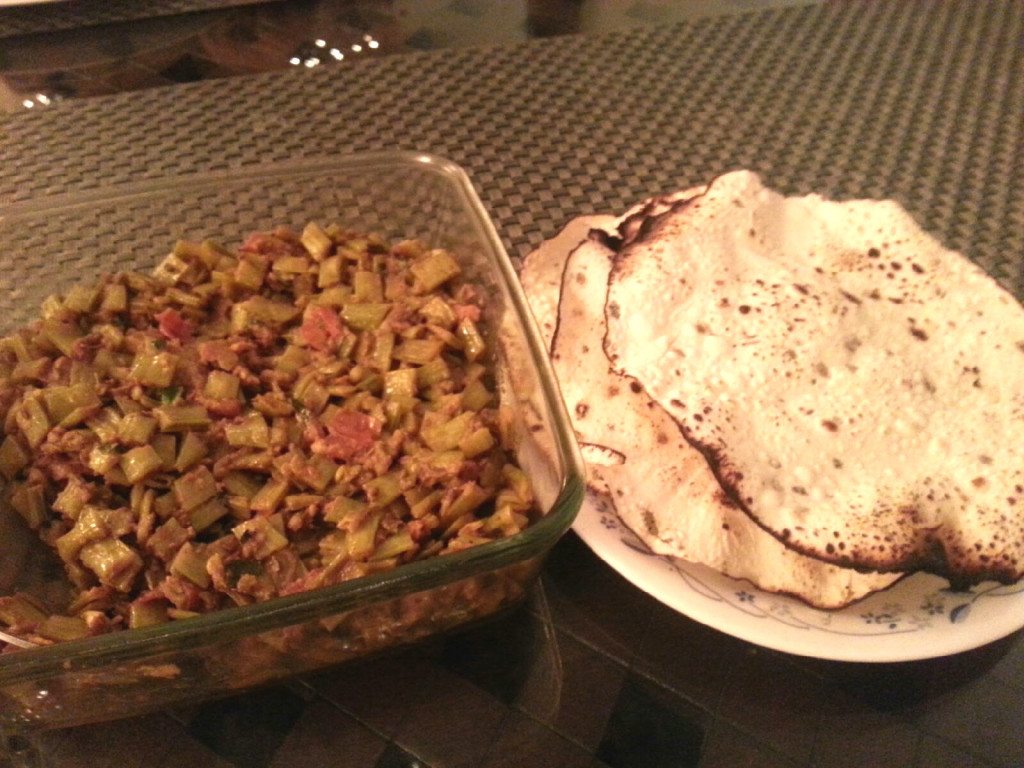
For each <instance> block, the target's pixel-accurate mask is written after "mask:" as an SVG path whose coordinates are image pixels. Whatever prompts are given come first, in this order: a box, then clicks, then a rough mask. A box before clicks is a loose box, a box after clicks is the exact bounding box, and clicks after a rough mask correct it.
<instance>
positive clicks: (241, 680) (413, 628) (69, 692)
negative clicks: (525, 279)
mask: <svg viewBox="0 0 1024 768" xmlns="http://www.w3.org/2000/svg"><path fill="white" fill-rule="evenodd" d="M310 220H312V221H318V222H321V223H323V224H328V223H338V224H342V225H343V226H346V227H349V228H352V229H358V230H362V231H367V232H375V233H379V234H381V235H383V236H385V237H387V238H389V239H402V238H411V237H415V238H419V239H421V240H424V241H426V242H427V244H428V245H430V246H432V247H442V248H445V249H448V250H449V251H450V252H451V253H452V254H453V255H454V256H455V257H456V258H457V260H458V261H459V262H460V264H461V266H462V268H463V272H464V274H466V276H467V278H468V279H470V280H472V281H473V282H475V283H476V284H477V285H479V286H481V287H482V288H483V289H484V291H485V292H486V293H487V294H488V302H489V303H488V307H489V310H488V314H489V317H488V323H487V333H488V336H489V341H490V347H491V349H492V350H494V356H495V358H496V359H495V367H496V379H497V384H498V390H499V397H500V400H501V406H502V407H503V408H504V409H506V410H507V412H508V413H509V414H511V415H512V421H513V424H514V428H513V434H514V435H515V445H516V452H517V458H518V460H519V463H520V465H521V466H522V467H523V469H524V470H525V471H526V472H527V474H528V476H529V477H530V479H531V481H532V484H533V490H534V493H535V496H536V498H537V502H538V504H539V506H540V509H541V511H542V512H543V515H542V516H541V517H540V519H539V520H538V521H537V522H536V523H534V524H533V525H531V526H530V527H528V528H526V529H525V531H523V532H522V533H520V534H517V535H515V536H512V537H510V538H506V539H501V540H498V541H494V542H491V543H487V544H484V545H480V546H476V547H472V548H469V549H466V550H464V551H462V552H459V553H456V554H452V555H445V556H443V557H434V558H428V559H424V560H421V561H415V562H412V563H409V564H406V565H402V566H399V567H398V568H396V569H394V570H392V571H389V572H384V573H379V574H376V575H372V576H367V577H363V578H360V579H356V580H352V581H348V582H344V583H341V584H338V585H335V586H330V587H324V588H320V589H317V590H313V591H309V592H303V593H299V594H294V595H290V596H288V597H281V598H276V599H274V600H270V601H267V602H264V603H257V604H254V605H249V606H244V607H233V608H227V609H224V610H221V611H217V612H214V613H209V614H205V615H202V616H199V617H196V618H191V619H188V620H185V621H177V622H169V623H165V624H160V625H156V626H152V627H146V628H144V629H132V630H128V631H123V632H115V633H111V634H106V635H100V636H96V637H90V638H86V639H81V640H74V641H70V642H65V643H57V644H54V645H50V646H45V647H31V648H26V649H20V650H15V651H13V652H10V653H5V654H0V725H2V726H3V729H4V730H5V731H6V732H7V733H9V734H10V733H21V734H25V735H29V734H30V733H31V732H32V731H34V730H42V729H48V728H59V727H66V726H71V725H77V724H82V723H88V722H97V721H103V720H110V719H116V718H119V717H124V716H129V715H136V714H139V713H141V712H144V711H150V710H154V709H158V708H162V707H165V706H168V705H171V704H174V703H176V702H181V701H185V700H188V701H190V702H194V701H197V700H201V699H203V698H207V697H213V696H217V695H222V694H226V693H230V692H232V691H237V690H241V689H244V688H248V687H251V686H255V685H259V684H263V683H267V682H270V681H273V680H276V679H280V678H284V677H287V676H291V675H296V674H300V673H303V672H307V671H310V670H313V669H317V668H320V667H324V666H327V665H331V664H336V663H338V662H341V661H344V660H347V659H351V658H355V657H358V656H363V655H366V654H369V653H373V652H375V651H378V650H381V649H384V648H387V647H390V646H394V645H398V644H403V643H408V642H411V641H414V640H417V639H419V638H423V637H425V636H427V635H431V634H433V633H436V632H439V631H443V630H447V629H450V628H453V627H456V626H459V625H463V624H466V623H468V622H471V621H474V620H476V619H480V618H483V617H486V616H488V615H491V614H493V613H495V612H497V611H499V610H501V609H503V608H505V607H507V606H511V605H513V604H514V603H516V602H517V601H519V600H520V599H521V598H522V597H523V596H524V595H525V592H526V590H527V588H528V587H529V585H530V584H531V582H532V581H533V579H534V578H535V576H536V574H537V572H538V570H539V568H540V566H541V563H542V560H543V557H544V555H545V554H546V552H547V551H548V550H549V549H550V547H551V546H552V545H553V544H554V543H555V542H556V541H557V540H558V538H559V537H560V536H561V535H562V534H563V533H564V532H565V531H566V530H567V529H568V528H569V526H570V524H571V523H572V521H573V518H574V516H575V515H576V512H577V510H578V508H579V505H580V501H581V499H582V494H583V468H582V462H581V459H580V456H579V449H578V447H577V445H576V442H575V438H574V436H573V432H572V429H571V427H570V425H569V421H568V418H567V416H566V414H565V411H564V406H563V405H562V402H561V399H560V396H559V393H558V388H557V385H556V383H555V380H554V376H553V374H552V371H551V368H550V365H549V362H548V360H547V356H546V355H545V354H544V351H543V345H542V343H541V342H540V339H539V336H538V332H537V330H536V327H535V325H534V322H533V319H532V316H531V315H530V313H529V310H528V308H527V303H526V300H525V298H524V296H523V294H522V291H521V289H520V287H519V284H518V280H517V278H516V276H515V272H514V270H513V268H512V265H511V263H510V261H509V258H508V256H507V254H506V253H505V251H504V249H503V247H502V244H501V241H500V240H499V238H498V235H497V233H496V232H495V229H494V226H493V225H492V224H491V222H490V220H489V218H488V216H487V214H486V212H485V210H484V208H483V206H482V204H481V203H480V200H479V199H478V197H477V196H476V194H475V192H474V190H473V187H472V184H471V183H470V180H469V178H468V177H467V175H466V174H465V173H464V172H463V171H462V170H461V169H460V168H459V167H458V166H457V165H455V164H453V163H451V162H448V161H446V160H444V159H442V158H438V157H433V156H429V155H424V154H413V153H383V154H373V155H363V156H356V157H352V158H341V159H328V160H325V161H322V162H303V163H301V164H275V165H273V166H271V167H259V168H252V169H247V170H242V171H236V172H223V173H216V174H202V175H197V176H194V177H175V178H168V179H160V180H155V181H142V182H139V183H134V184H130V185H126V186H123V187H117V188H111V189H102V190H96V191H93V192H88V193H81V194H75V195H69V196H64V197H60V198H47V199H44V200H36V201H29V202H26V203H20V204H16V205H10V206H8V207H7V208H6V209H0V259H2V267H3V268H2V270H0V332H2V333H4V334H6V333H9V332H11V331H12V330H13V329H15V328H17V327H20V326H22V325H24V324H26V323H28V322H29V321H31V320H32V319H34V318H35V317H37V316H38V313H39V307H40V303H41V302H42V301H43V299H44V298H45V297H46V296H48V295H50V294H52V293H56V292H60V291H61V290H63V289H66V288H68V287H70V286H71V285H73V284H75V283H78V282H86V283H87V282H91V280H92V278H93V276H95V277H96V278H98V277H99V276H100V275H101V274H102V273H104V272H114V271H119V270H124V269H139V270H148V269H150V268H152V267H153V266H155V265H156V264H157V263H159V262H160V261H161V259H162V258H163V257H164V256H165V255H166V253H167V252H168V251H169V250H170V248H171V246H172V245H173V244H174V242H175V241H176V240H178V239H190V240H200V239H204V238H212V239H216V240H218V241H219V242H222V243H224V244H225V245H229V246H234V245H237V244H238V243H239V242H240V241H241V239H242V238H244V237H245V236H246V235H247V234H249V233H251V232H254V231H261V230H262V231H265V230H268V229H271V228H273V227H275V226H278V225H287V226H290V227H292V228H293V229H296V230H301V228H302V227H303V225H304V224H305V223H306V222H307V221H310ZM0 542H3V544H2V546H3V552H2V556H0V594H3V595H6V594H12V593H14V592H16V591H19V590H23V591H29V592H30V593H32V592H35V593H42V592H45V590H46V589H47V588H48V584H49V583H50V582H51V581H52V580H53V579H54V578H55V577H59V576H61V575H62V574H61V571H60V568H59V567H57V568H54V567H53V561H54V558H53V556H52V555H50V554H48V553H47V552H46V551H45V550H44V549H43V546H42V544H41V543H39V542H38V540H37V538H36V536H35V535H34V534H32V533H31V532H29V531H28V530H27V528H26V526H24V525H23V524H22V522H21V520H20V518H19V517H18V515H17V513H16V512H12V511H11V510H10V508H9V506H8V505H6V504H5V505H2V508H0Z"/></svg>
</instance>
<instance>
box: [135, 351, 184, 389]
mask: <svg viewBox="0 0 1024 768" xmlns="http://www.w3.org/2000/svg"><path fill="white" fill-rule="evenodd" d="M177 363H178V358H177V357H176V356H175V355H172V354H170V353H169V352H139V353H138V354H137V355H136V356H135V360H134V361H133V362H132V370H131V373H130V376H131V377H132V379H133V380H135V381H137V382H138V383H139V384H142V385H143V386H146V387H166V386H169V385H170V383H171V380H172V379H173V378H174V369H175V366H176V365H177Z"/></svg>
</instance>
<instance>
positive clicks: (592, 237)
mask: <svg viewBox="0 0 1024 768" xmlns="http://www.w3.org/2000/svg"><path fill="white" fill-rule="evenodd" d="M607 237H608V233H607V232H605V231H604V230H603V229H600V228H594V229H591V230H590V231H589V232H588V233H587V234H586V235H585V236H584V238H583V239H582V240H580V241H579V242H578V243H576V245H574V246H573V247H572V249H571V250H570V251H569V253H568V254H566V257H565V264H563V265H562V277H561V279H560V280H559V281H558V303H557V304H556V305H555V329H554V330H553V331H552V332H551V349H549V350H548V354H550V355H551V359H552V360H554V359H555V347H557V345H558V337H559V335H560V334H561V333H562V299H563V297H564V296H565V291H563V290H562V286H563V285H565V274H566V272H567V271H568V270H569V264H570V263H571V262H572V257H573V256H574V255H575V254H576V251H578V250H579V249H580V248H582V247H583V246H584V245H587V244H588V243H596V244H598V245H600V246H602V247H604V248H606V249H607V250H609V251H610V252H611V254H612V255H613V256H614V252H615V251H614V249H613V248H611V247H610V246H609V245H608V244H607V240H606V238H607ZM606 295H607V294H606ZM603 343H604V342H603V341H602V344H603Z"/></svg>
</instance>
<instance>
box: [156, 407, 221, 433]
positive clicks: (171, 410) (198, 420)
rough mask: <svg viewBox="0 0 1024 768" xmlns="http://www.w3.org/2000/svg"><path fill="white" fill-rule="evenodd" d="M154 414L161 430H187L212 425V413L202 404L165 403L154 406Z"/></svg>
mask: <svg viewBox="0 0 1024 768" xmlns="http://www.w3.org/2000/svg"><path fill="white" fill-rule="evenodd" d="M153 415H154V416H156V421H157V425H158V426H159V427H160V431H161V432H186V431H188V430H194V429H200V430H201V429H206V428H207V427H209V426H210V415H209V414H208V413H207V412H206V409H205V408H204V407H203V406H201V405H165V406H161V407H160V408H154V409H153Z"/></svg>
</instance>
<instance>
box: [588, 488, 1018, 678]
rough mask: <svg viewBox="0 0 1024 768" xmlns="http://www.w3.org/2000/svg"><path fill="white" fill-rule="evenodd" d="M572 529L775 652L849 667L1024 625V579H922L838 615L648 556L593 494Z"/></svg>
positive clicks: (972, 641) (668, 598) (636, 578)
mask: <svg viewBox="0 0 1024 768" xmlns="http://www.w3.org/2000/svg"><path fill="white" fill-rule="evenodd" d="M574 528H575V530H576V532H577V533H578V534H579V535H580V536H581V537H582V538H583V539H584V541H586V542H587V544H588V545H589V546H590V547H591V548H592V549H593V550H594V551H595V552H596V553H597V554H598V556H600V557H602V558H603V559H605V560H606V561H607V562H609V564H610V565H612V567H614V568H615V569H616V570H618V571H619V572H620V573H621V574H622V575H623V576H625V577H626V578H627V579H629V580H630V581H632V582H633V583H634V584H636V585H637V586H638V587H640V588H641V589H643V590H645V591H646V592H648V593H650V594H652V595H653V596H654V597H656V598H658V599H659V600H661V601H662V602H664V603H666V604H667V605H670V606H671V607H673V608H675V609H676V610H678V611H680V612H681V613H684V614H686V615H688V616H690V617H691V618H694V619H696V620H698V621H701V622H703V623H705V624H708V625H710V626H713V627H715V628H717V629H720V630H722V631H724V632H728V633H730V634H733V635H735V636H738V637H741V638H743V639H746V640H750V641H751V642H755V643H759V644H761V645H765V646H767V647H771V648H776V649H778V650H783V651H789V652H792V653H799V654H803V655H813V656H819V657H822V658H835V659H845V660H852V661H891V660H908V659H915V658H925V657H929V656H936V655H944V654H946V653H955V652H957V651H962V650H967V649H968V648H972V647H976V646H978V645H982V644H984V643H986V642H991V641H993V640H995V639H998V638H999V637H1002V636H1005V635H1007V634H1009V633H1010V632H1013V631H1015V630H1017V629H1019V628H1020V627H1021V626H1022V625H1024V582H1020V583H1017V584H1011V585H1002V584H994V583H985V584H981V585H978V586H976V587H974V588H972V589H971V590H969V591H956V590H952V589H950V588H949V586H948V584H947V583H946V582H945V581H944V580H943V579H940V578H938V577H935V576H930V575H926V574H916V575H914V576H911V577H908V578H906V579H903V580H901V581H900V582H898V583H897V584H895V585H893V586H892V587H890V588H889V589H887V590H884V591H883V592H879V593H876V594H874V595H871V596H869V597H868V598H866V599H864V600H862V601H860V602H858V603H855V604H853V605H851V606H848V607H846V608H844V609H842V610H839V611H824V610H820V609H816V608H812V607H810V606H808V605H806V604H804V603H802V602H800V601H798V600H795V599H793V598H790V597H787V596H783V595H776V594H770V593H767V592H763V591H761V590H759V589H757V588H756V587H754V586H753V585H751V584H750V583H748V582H746V581H740V580H736V579H730V578H728V577H726V576H723V575H722V574H720V573H717V572H715V571H713V570H711V569H709V568H706V567H704V566H701V565H694V564H692V563H687V562H684V561H681V560H678V559H676V558H672V557H667V556H664V555H658V554H655V553H653V552H651V551H650V549H648V547H647V546H646V544H644V543H643V542H642V541H641V540H640V539H639V538H638V537H637V536H636V535H635V534H634V533H633V532H632V531H631V530H629V528H627V527H626V526H625V525H624V524H623V523H622V522H621V520H620V519H619V517H618V515H617V514H616V513H615V511H614V509H613V508H612V507H611V505H609V504H608V503H607V501H606V500H605V499H603V498H602V497H600V496H597V495H596V494H588V496H587V499H586V501H585V502H584V505H583V509H582V510H581V511H580V515H579V517H578V518H577V520H576V524H575V525H574Z"/></svg>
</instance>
